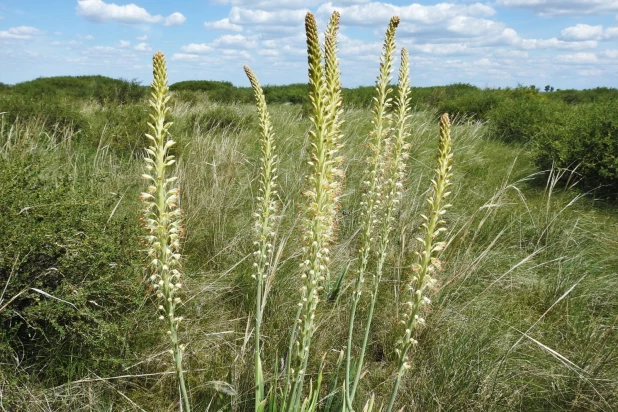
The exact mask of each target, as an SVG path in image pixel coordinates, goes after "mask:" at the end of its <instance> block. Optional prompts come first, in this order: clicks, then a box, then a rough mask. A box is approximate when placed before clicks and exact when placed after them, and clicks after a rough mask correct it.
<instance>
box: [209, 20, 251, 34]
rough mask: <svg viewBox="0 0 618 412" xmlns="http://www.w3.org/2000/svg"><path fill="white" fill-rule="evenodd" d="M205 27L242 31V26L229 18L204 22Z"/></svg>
mask: <svg viewBox="0 0 618 412" xmlns="http://www.w3.org/2000/svg"><path fill="white" fill-rule="evenodd" d="M204 27H205V28H207V29H210V30H223V31H242V26H239V25H238V24H234V23H231V22H230V19H228V18H225V19H221V20H217V21H207V22H204Z"/></svg>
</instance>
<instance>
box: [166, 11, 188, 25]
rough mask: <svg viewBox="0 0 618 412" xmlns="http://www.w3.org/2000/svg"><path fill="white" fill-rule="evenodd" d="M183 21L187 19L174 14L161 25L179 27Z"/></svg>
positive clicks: (179, 14)
mask: <svg viewBox="0 0 618 412" xmlns="http://www.w3.org/2000/svg"><path fill="white" fill-rule="evenodd" d="M185 21H187V18H186V17H185V16H183V15H182V14H181V13H178V12H176V13H172V14H170V15H169V16H168V17H166V18H165V21H164V22H163V25H164V26H180V25H182V24H183V23H184V22H185Z"/></svg>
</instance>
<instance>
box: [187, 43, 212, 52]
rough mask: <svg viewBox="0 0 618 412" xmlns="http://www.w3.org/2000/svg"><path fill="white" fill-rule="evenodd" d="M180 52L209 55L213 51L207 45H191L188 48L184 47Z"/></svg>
mask: <svg viewBox="0 0 618 412" xmlns="http://www.w3.org/2000/svg"><path fill="white" fill-rule="evenodd" d="M180 50H182V51H183V52H185V53H208V52H210V51H211V50H212V47H210V46H209V45H207V44H197V43H191V44H189V45H187V46H182V47H181V48H180Z"/></svg>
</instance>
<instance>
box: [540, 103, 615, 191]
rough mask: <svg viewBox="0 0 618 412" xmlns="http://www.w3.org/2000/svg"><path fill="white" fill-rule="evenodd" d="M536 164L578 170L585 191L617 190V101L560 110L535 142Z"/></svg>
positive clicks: (543, 166) (542, 166)
mask: <svg viewBox="0 0 618 412" xmlns="http://www.w3.org/2000/svg"><path fill="white" fill-rule="evenodd" d="M533 145H534V152H535V157H536V162H537V164H538V165H539V166H540V167H541V168H550V167H552V165H554V166H557V167H560V168H570V169H574V168H577V173H578V174H579V175H580V177H581V179H582V185H583V186H584V187H586V188H594V187H597V186H600V187H601V192H608V193H611V192H613V193H614V195H615V193H616V189H618V101H617V102H613V103H612V102H608V103H600V104H584V105H579V106H570V107H567V108H565V109H564V108H563V111H562V112H561V113H560V116H559V118H558V119H556V121H554V122H553V123H551V124H546V125H545V127H543V128H542V129H541V131H540V132H539V133H537V134H536V136H535V138H534V141H533Z"/></svg>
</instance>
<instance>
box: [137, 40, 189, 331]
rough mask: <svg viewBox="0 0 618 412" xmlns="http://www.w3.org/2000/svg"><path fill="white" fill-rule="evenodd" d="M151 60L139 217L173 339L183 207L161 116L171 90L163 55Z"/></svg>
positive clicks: (162, 312)
mask: <svg viewBox="0 0 618 412" xmlns="http://www.w3.org/2000/svg"><path fill="white" fill-rule="evenodd" d="M153 63H154V80H153V82H152V85H151V86H152V93H151V99H150V107H151V110H152V114H151V115H150V117H151V120H152V121H151V122H150V123H148V127H149V128H150V133H148V134H146V137H147V138H148V141H149V146H148V147H147V148H146V156H145V158H144V160H145V162H146V173H144V174H142V178H143V179H144V180H146V181H147V182H148V189H147V190H146V192H144V193H142V194H141V196H140V198H141V200H142V202H143V204H144V208H143V215H142V221H143V224H144V227H145V230H146V235H145V236H144V241H145V243H146V247H147V254H148V260H149V263H148V270H149V272H150V281H151V282H152V285H153V288H154V290H155V291H156V295H157V297H158V298H159V299H160V301H161V304H160V305H159V307H158V310H159V312H160V316H159V319H162V320H167V321H168V324H169V326H170V331H169V332H170V334H171V335H172V340H175V339H176V333H175V328H176V327H177V326H178V324H179V323H180V322H181V320H182V318H181V317H177V316H175V307H176V305H178V304H179V303H180V298H179V297H178V296H176V295H177V294H178V292H179V290H180V289H181V288H182V275H181V270H182V265H181V259H182V258H181V254H180V248H181V240H182V226H181V217H182V213H181V210H180V207H179V203H180V189H179V188H178V186H177V180H178V177H177V176H175V175H173V174H172V173H170V172H169V170H170V169H171V167H172V166H173V165H174V164H175V162H176V160H175V158H174V156H173V155H172V154H170V150H171V149H172V148H173V146H174V145H175V142H174V140H172V139H170V138H169V128H170V127H171V125H172V123H171V122H166V121H165V117H166V115H167V114H168V112H169V108H168V107H167V102H168V100H169V95H168V87H167V71H166V67H165V57H164V56H163V54H162V53H161V52H158V53H156V54H155V55H154V58H153ZM173 329H174V330H173Z"/></svg>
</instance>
